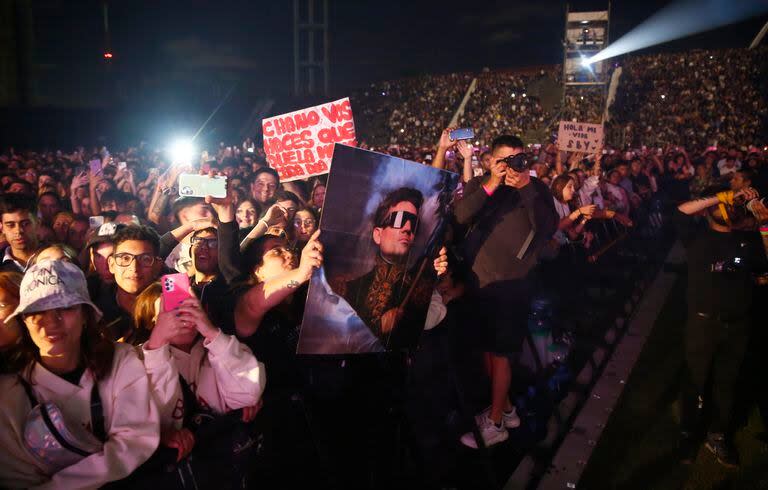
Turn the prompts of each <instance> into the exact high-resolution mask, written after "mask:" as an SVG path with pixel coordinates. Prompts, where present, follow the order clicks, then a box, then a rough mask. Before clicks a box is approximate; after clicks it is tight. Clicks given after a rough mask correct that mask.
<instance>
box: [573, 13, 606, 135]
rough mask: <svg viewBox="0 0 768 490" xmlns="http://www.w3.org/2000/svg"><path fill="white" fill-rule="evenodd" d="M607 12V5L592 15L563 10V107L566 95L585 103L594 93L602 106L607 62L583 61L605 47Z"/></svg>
mask: <svg viewBox="0 0 768 490" xmlns="http://www.w3.org/2000/svg"><path fill="white" fill-rule="evenodd" d="M610 9H611V7H610V4H608V9H607V10H600V11H592V12H572V11H571V10H570V8H568V9H567V10H566V14H565V18H566V20H565V36H564V38H563V39H564V40H563V46H564V49H563V107H564V108H566V101H567V100H568V96H569V95H572V96H576V97H578V98H579V99H578V100H584V99H585V98H586V97H591V96H594V94H595V92H599V93H600V94H601V95H602V101H603V105H604V102H605V88H606V84H607V82H608V68H609V66H610V65H609V62H606V61H597V62H595V63H591V64H589V63H587V62H586V61H585V60H587V59H589V58H590V57H591V56H594V55H595V54H597V53H598V52H600V51H601V50H602V49H603V48H604V47H605V46H607V45H608V27H609V21H610V17H609V16H610ZM566 116H567V114H566ZM581 122H600V121H581Z"/></svg>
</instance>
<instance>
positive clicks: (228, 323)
mask: <svg viewBox="0 0 768 490" xmlns="http://www.w3.org/2000/svg"><path fill="white" fill-rule="evenodd" d="M251 287H252V285H250V284H247V283H246V284H238V285H235V286H233V287H232V288H231V289H230V290H229V294H227V295H226V297H224V298H222V304H223V305H224V306H223V307H222V308H220V311H222V312H223V313H224V314H223V319H222V322H221V325H218V326H219V327H220V328H221V330H222V332H224V333H226V334H228V335H236V336H237V332H236V329H235V316H234V315H235V307H236V306H237V302H238V301H239V300H240V298H242V296H243V295H244V294H245V293H247V292H248V290H249V289H250V288H251ZM306 290H307V286H306V285H304V286H302V287H301V288H299V290H298V291H296V293H294V295H293V301H292V302H290V303H282V304H280V305H278V306H276V307H275V308H273V309H271V310H270V311H269V312H267V314H266V315H264V318H262V319H261V323H260V324H259V327H258V328H257V329H256V332H255V333H254V334H253V335H251V336H249V337H240V336H237V338H238V340H240V342H242V343H243V344H245V345H247V346H248V347H249V348H250V349H251V352H253V355H254V356H256V359H258V360H259V361H261V362H263V363H264V366H265V367H266V370H267V378H268V380H269V381H268V383H267V389H266V391H265V393H264V396H265V397H267V398H272V397H276V396H281V395H284V394H286V393H288V394H290V393H292V392H293V391H295V389H296V388H297V383H298V382H299V373H298V366H297V362H296V347H297V344H298V341H299V331H300V326H301V319H302V315H303V310H304V302H305V299H306Z"/></svg>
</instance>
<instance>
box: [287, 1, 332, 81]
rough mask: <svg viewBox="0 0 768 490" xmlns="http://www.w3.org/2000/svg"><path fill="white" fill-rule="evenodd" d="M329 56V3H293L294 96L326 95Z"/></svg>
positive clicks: (328, 78) (328, 76)
mask: <svg viewBox="0 0 768 490" xmlns="http://www.w3.org/2000/svg"><path fill="white" fill-rule="evenodd" d="M328 53H329V49H328V0H293V92H294V95H328V86H329V80H330V62H329V58H328ZM320 82H322V85H321V86H319V87H318V85H319V83H320Z"/></svg>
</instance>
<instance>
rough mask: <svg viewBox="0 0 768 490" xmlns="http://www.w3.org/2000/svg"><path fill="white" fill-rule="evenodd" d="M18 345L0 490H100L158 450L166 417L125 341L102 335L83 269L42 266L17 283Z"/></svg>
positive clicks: (1, 410) (1, 414) (8, 386)
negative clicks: (32, 489)
mask: <svg viewBox="0 0 768 490" xmlns="http://www.w3.org/2000/svg"><path fill="white" fill-rule="evenodd" d="M16 318H21V320H22V321H23V324H24V328H21V332H20V333H21V339H20V341H19V344H18V346H17V347H16V349H15V350H14V352H13V355H12V356H10V360H9V362H10V366H9V367H10V371H12V373H13V374H6V375H4V376H3V377H2V378H0V392H2V393H3V397H2V400H0V424H1V425H2V427H3V430H2V431H0V452H1V453H2V454H3V457H2V458H0V487H3V488H28V487H37V488H97V487H100V486H102V485H104V484H106V483H108V482H110V481H114V480H119V479H121V478H124V477H126V476H127V475H129V474H130V473H131V472H132V471H133V470H134V469H136V468H137V467H138V466H139V465H140V464H142V463H143V462H144V461H145V460H146V459H147V458H149V456H150V455H151V454H152V453H153V452H154V450H155V448H156V447H157V444H158V441H159V436H160V418H159V415H158V411H157V407H156V405H155V404H154V401H153V400H152V396H151V393H150V388H149V381H148V379H147V375H146V372H145V370H144V366H143V365H142V363H141V361H140V360H139V358H138V357H137V355H136V353H135V351H134V350H133V348H132V347H131V346H129V345H116V344H113V343H111V342H108V341H106V340H104V339H103V338H102V337H101V336H100V335H99V334H98V332H99V330H98V321H99V319H100V318H101V312H100V311H99V310H98V308H96V307H95V306H94V305H93V303H92V302H91V300H90V298H89V296H88V290H87V287H86V283H85V276H84V275H83V273H82V271H80V269H78V268H77V266H75V265H74V264H72V263H69V262H66V261H62V260H53V261H47V260H46V261H40V262H38V263H37V264H35V265H33V266H32V267H30V268H29V270H28V271H27V272H26V274H25V275H24V279H23V280H22V282H21V296H20V301H19V306H18V307H17V308H16V310H15V311H14V312H13V313H12V314H11V315H10V316H9V317H8V318H6V323H8V322H10V321H13V320H14V319H16Z"/></svg>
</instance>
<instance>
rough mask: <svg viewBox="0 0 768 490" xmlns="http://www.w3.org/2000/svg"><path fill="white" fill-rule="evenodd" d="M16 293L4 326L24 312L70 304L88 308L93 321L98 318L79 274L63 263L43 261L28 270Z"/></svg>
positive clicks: (68, 264) (94, 306) (83, 279)
mask: <svg viewBox="0 0 768 490" xmlns="http://www.w3.org/2000/svg"><path fill="white" fill-rule="evenodd" d="M19 294H20V298H19V306H18V307H17V308H16V309H15V310H14V312H13V313H11V315H10V316H9V317H8V318H6V319H5V322H6V323H8V322H10V321H11V320H12V319H13V318H15V317H16V316H18V315H22V314H24V313H35V312H38V311H47V310H53V309H55V308H69V307H70V306H74V305H88V306H90V307H91V308H93V311H94V313H95V314H96V319H97V320H98V319H100V318H101V316H102V314H101V310H99V309H98V308H97V307H96V305H94V304H93V303H92V302H91V297H90V296H89V295H88V286H87V284H86V282H85V275H84V274H83V271H81V270H80V269H79V268H78V267H77V266H76V265H75V264H72V263H71V262H67V261H64V260H43V261H41V262H38V263H37V264H35V265H33V266H32V267H30V268H29V270H27V272H26V273H25V274H24V278H23V279H22V280H21V288H20V289H19Z"/></svg>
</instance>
